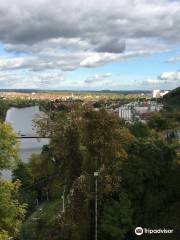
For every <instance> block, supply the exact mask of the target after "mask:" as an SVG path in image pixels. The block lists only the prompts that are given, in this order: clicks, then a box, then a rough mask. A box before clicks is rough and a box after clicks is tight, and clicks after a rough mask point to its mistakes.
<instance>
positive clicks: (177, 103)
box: [163, 87, 180, 110]
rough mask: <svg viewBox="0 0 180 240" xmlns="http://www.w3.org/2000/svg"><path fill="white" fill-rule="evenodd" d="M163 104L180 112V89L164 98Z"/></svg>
mask: <svg viewBox="0 0 180 240" xmlns="http://www.w3.org/2000/svg"><path fill="white" fill-rule="evenodd" d="M163 103H164V104H165V106H166V107H168V108H170V109H172V110H180V87H178V88H176V89H174V90H172V91H170V92H169V93H168V94H166V95H165V96H164V97H163Z"/></svg>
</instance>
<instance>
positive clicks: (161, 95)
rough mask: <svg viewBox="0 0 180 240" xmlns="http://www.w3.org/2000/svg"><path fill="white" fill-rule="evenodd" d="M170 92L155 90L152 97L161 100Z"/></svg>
mask: <svg viewBox="0 0 180 240" xmlns="http://www.w3.org/2000/svg"><path fill="white" fill-rule="evenodd" d="M168 92H169V91H161V90H159V89H158V90H157V89H156V90H153V91H152V97H153V98H160V97H163V96H164V95H166V94H167V93H168Z"/></svg>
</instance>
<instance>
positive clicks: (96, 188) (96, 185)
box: [94, 172, 99, 240]
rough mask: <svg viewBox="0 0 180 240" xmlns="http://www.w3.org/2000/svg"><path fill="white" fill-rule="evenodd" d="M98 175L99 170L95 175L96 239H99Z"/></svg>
mask: <svg viewBox="0 0 180 240" xmlns="http://www.w3.org/2000/svg"><path fill="white" fill-rule="evenodd" d="M98 176H99V172H94V177H95V235H94V239H95V240H97V229H98Z"/></svg>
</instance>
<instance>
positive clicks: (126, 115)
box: [119, 106, 133, 121]
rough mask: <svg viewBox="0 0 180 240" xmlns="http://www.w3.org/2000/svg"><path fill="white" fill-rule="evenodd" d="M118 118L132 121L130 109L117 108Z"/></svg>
mask: <svg viewBox="0 0 180 240" xmlns="http://www.w3.org/2000/svg"><path fill="white" fill-rule="evenodd" d="M119 117H120V118H123V119H124V120H125V121H132V117H133V114H132V109H131V108H130V107H126V106H124V107H120V108H119Z"/></svg>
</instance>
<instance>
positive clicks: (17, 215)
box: [0, 179, 26, 240]
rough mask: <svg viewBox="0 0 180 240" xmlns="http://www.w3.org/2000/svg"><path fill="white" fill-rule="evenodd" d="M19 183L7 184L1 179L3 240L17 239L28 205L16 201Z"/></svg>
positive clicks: (0, 234) (0, 218) (0, 213)
mask: <svg viewBox="0 0 180 240" xmlns="http://www.w3.org/2000/svg"><path fill="white" fill-rule="evenodd" d="M19 184H20V183H19V182H18V181H17V182H14V183H11V182H7V181H3V180H2V179H0V216H1V217H0V236H2V238H1V239H3V238H4V239H6V240H7V239H8V238H6V237H7V236H8V237H16V236H17V235H18V233H19V231H20V228H21V225H22V222H23V219H24V216H25V208H26V205H24V204H23V205H20V203H19V202H18V201H17V200H16V197H15V196H16V194H17V192H18V188H19Z"/></svg>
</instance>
